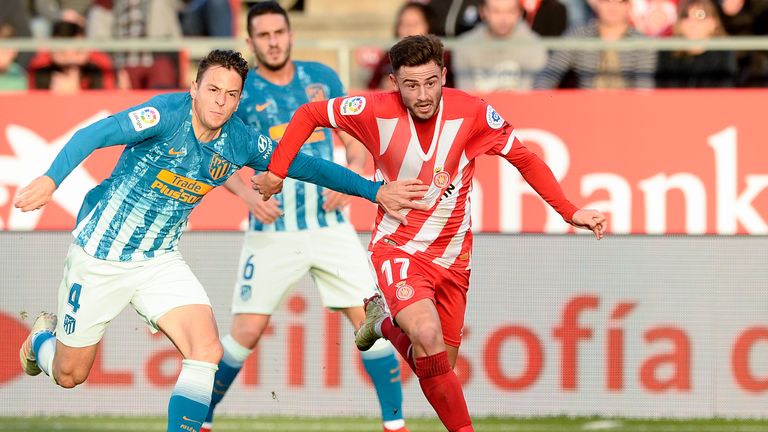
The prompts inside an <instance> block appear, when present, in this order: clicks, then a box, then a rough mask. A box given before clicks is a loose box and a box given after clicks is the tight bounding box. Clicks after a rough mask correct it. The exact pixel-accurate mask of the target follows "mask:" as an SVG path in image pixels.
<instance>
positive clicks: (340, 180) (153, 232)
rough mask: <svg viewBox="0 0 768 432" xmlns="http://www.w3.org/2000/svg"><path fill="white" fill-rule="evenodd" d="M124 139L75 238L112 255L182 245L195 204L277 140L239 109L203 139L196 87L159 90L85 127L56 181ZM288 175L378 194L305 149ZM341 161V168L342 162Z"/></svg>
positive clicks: (266, 154)
mask: <svg viewBox="0 0 768 432" xmlns="http://www.w3.org/2000/svg"><path fill="white" fill-rule="evenodd" d="M117 144H125V145H126V147H125V150H124V151H123V153H122V155H121V156H120V159H119V160H118V162H117V165H116V166H115V169H114V171H113V172H112V175H111V176H110V177H109V178H108V179H106V180H104V181H103V182H102V183H101V184H99V185H98V186H96V187H95V188H93V189H92V190H91V191H90V192H88V194H87V195H86V197H85V200H84V202H83V205H82V207H81V209H80V212H79V214H78V216H77V225H76V227H75V229H74V231H73V233H72V234H73V236H74V242H75V243H76V244H78V245H80V246H81V247H83V249H84V250H85V251H86V252H87V253H88V254H90V255H92V256H94V257H96V258H99V259H105V260H114V261H134V260H145V259H149V258H152V257H155V256H157V255H159V254H162V253H164V252H168V251H172V250H176V248H177V243H178V241H179V237H180V236H181V233H182V231H183V230H184V227H185V226H186V224H187V220H188V217H189V214H190V212H191V211H192V209H193V208H195V206H197V204H199V203H200V200H201V199H202V198H203V196H205V194H207V193H208V192H209V191H210V190H211V189H213V188H214V187H216V186H220V185H222V184H223V183H224V182H225V181H226V180H227V178H228V177H229V176H230V175H232V174H233V173H234V172H235V171H237V170H238V169H240V168H241V167H242V166H249V167H251V168H253V169H255V170H257V171H264V170H266V168H267V165H268V163H269V159H270V157H271V155H272V150H273V148H274V146H275V143H274V142H273V141H272V140H271V139H269V137H267V136H266V135H264V134H262V133H260V132H258V131H257V130H256V129H254V128H251V127H248V126H246V125H245V124H244V123H243V122H242V121H241V120H240V119H239V118H237V117H235V116H233V117H232V119H230V120H229V121H228V122H226V123H225V124H224V125H223V126H222V129H221V133H220V134H219V136H218V137H217V138H215V139H214V140H212V141H210V142H199V141H198V140H197V138H196V137H195V133H194V130H193V128H192V101H191V98H190V95H189V93H174V94H167V95H161V96H157V97H154V98H152V99H151V100H149V101H148V102H147V103H144V104H141V105H138V106H135V107H133V108H130V109H128V110H125V111H123V112H120V113H117V114H115V115H113V116H111V117H108V118H106V119H103V120H100V121H98V122H96V123H94V124H92V125H90V126H88V127H86V128H83V129H81V130H79V131H78V132H77V133H76V134H75V135H74V136H73V137H72V139H71V140H70V141H69V142H68V143H67V145H66V146H65V147H64V149H63V150H62V152H61V153H59V155H58V156H57V157H56V159H55V160H54V162H53V164H52V165H51V167H50V169H49V170H48V172H46V175H47V176H49V177H51V178H52V179H53V180H54V182H55V183H56V185H59V184H61V182H62V181H63V180H64V178H65V177H66V176H67V175H68V174H69V173H70V172H71V171H72V170H73V169H74V168H75V167H76V166H77V165H78V164H80V162H82V161H83V160H84V159H85V157H87V156H88V155H89V154H90V153H91V152H92V151H94V150H95V149H97V148H101V147H107V146H111V145H117ZM299 156H301V158H297V160H296V161H295V162H294V163H293V164H292V165H291V169H290V170H289V175H290V176H292V177H297V178H301V179H303V180H307V181H312V182H318V183H320V184H325V185H326V186H328V187H331V188H333V189H336V190H340V191H342V192H345V193H348V192H346V191H345V190H346V189H350V193H352V194H354V195H360V196H364V197H366V198H368V199H369V200H375V196H376V191H377V190H378V186H379V185H378V184H373V183H370V182H367V181H366V180H364V179H362V178H361V177H359V176H357V175H355V174H354V173H352V172H351V171H348V170H346V169H344V168H342V167H340V166H338V165H335V164H333V163H330V162H327V161H324V160H321V159H317V158H309V157H306V156H303V155H299ZM339 169H341V170H339Z"/></svg>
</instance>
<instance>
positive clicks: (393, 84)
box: [389, 74, 400, 90]
mask: <svg viewBox="0 0 768 432" xmlns="http://www.w3.org/2000/svg"><path fill="white" fill-rule="evenodd" d="M389 82H390V83H392V87H393V88H394V89H395V90H400V86H398V85H397V78H395V74H389Z"/></svg>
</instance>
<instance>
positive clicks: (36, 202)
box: [13, 175, 56, 212]
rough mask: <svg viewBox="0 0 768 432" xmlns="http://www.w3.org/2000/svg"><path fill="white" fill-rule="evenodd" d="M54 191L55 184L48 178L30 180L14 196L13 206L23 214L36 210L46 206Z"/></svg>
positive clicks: (41, 177)
mask: <svg viewBox="0 0 768 432" xmlns="http://www.w3.org/2000/svg"><path fill="white" fill-rule="evenodd" d="M55 190H56V183H55V182H54V181H53V179H52V178H50V177H48V176H45V175H43V176H40V177H38V178H36V179H34V180H32V181H31V182H30V183H29V184H28V185H27V186H25V187H24V188H23V189H21V190H20V191H19V193H17V194H16V200H15V201H14V202H13V205H14V206H16V208H19V209H21V211H23V212H28V211H32V210H37V209H39V208H40V207H42V206H44V205H46V204H48V202H49V201H50V200H51V197H52V196H53V192H54V191H55Z"/></svg>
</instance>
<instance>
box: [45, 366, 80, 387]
mask: <svg viewBox="0 0 768 432" xmlns="http://www.w3.org/2000/svg"><path fill="white" fill-rule="evenodd" d="M53 376H54V380H55V381H56V384H58V385H59V386H61V387H63V388H66V389H70V388H75V387H76V386H78V385H80V384H82V383H84V382H85V380H86V378H88V373H87V372H82V371H77V370H66V369H65V370H55V369H54V373H53Z"/></svg>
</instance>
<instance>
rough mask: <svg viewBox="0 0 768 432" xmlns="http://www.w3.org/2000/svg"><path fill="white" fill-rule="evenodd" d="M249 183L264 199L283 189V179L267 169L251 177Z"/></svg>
mask: <svg viewBox="0 0 768 432" xmlns="http://www.w3.org/2000/svg"><path fill="white" fill-rule="evenodd" d="M251 183H252V184H253V188H254V189H255V190H257V191H259V193H260V194H261V196H262V199H264V201H266V200H268V199H269V198H270V197H272V195H274V194H276V193H279V192H280V191H281V190H283V179H281V178H280V177H278V176H276V175H274V174H272V173H271V172H269V171H266V172H263V173H261V174H258V175H255V176H253V177H251Z"/></svg>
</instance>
